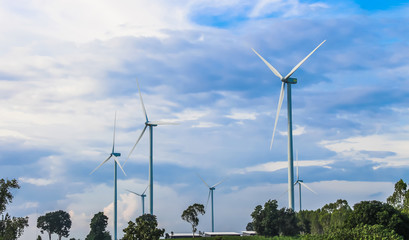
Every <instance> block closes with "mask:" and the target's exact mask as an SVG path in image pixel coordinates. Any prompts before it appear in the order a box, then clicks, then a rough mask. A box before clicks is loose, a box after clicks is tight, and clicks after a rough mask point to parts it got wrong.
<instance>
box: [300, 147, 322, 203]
mask: <svg viewBox="0 0 409 240" xmlns="http://www.w3.org/2000/svg"><path fill="white" fill-rule="evenodd" d="M296 158H297V181H296V182H295V183H294V185H297V184H298V193H299V198H300V211H301V185H303V186H304V187H306V188H307V189H308V190H310V191H311V192H313V193H315V194H317V193H316V192H315V191H314V190H312V189H311V188H310V187H308V186H307V184H305V183H304V181H303V180H301V179H300V178H299V175H298V166H299V165H298V152H297V156H296Z"/></svg>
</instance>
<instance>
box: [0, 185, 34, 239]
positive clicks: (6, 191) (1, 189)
mask: <svg viewBox="0 0 409 240" xmlns="http://www.w3.org/2000/svg"><path fill="white" fill-rule="evenodd" d="M19 188H20V185H19V184H18V182H17V180H16V179H12V180H4V179H0V214H1V219H0V240H14V239H17V238H19V237H20V236H21V235H22V234H23V232H24V228H25V227H28V217H11V216H10V215H9V214H8V213H6V214H4V212H5V211H6V207H7V205H8V204H10V203H11V202H12V201H13V194H12V193H11V190H12V189H19Z"/></svg>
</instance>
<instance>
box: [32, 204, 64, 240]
mask: <svg viewBox="0 0 409 240" xmlns="http://www.w3.org/2000/svg"><path fill="white" fill-rule="evenodd" d="M71 224H72V223H71V219H70V215H69V214H68V213H67V212H65V211H63V210H59V211H55V212H49V213H46V214H45V215H44V216H40V217H38V219H37V228H40V229H41V233H44V231H46V232H47V233H48V236H49V239H50V240H51V234H53V233H55V234H57V235H58V239H59V240H61V237H68V236H69V235H70V228H71Z"/></svg>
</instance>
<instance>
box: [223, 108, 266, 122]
mask: <svg viewBox="0 0 409 240" xmlns="http://www.w3.org/2000/svg"><path fill="white" fill-rule="evenodd" d="M257 115H258V114H257V113H255V112H250V113H249V112H241V111H237V110H232V111H231V113H230V114H229V115H226V116H225V117H227V118H231V119H234V120H256V119H257Z"/></svg>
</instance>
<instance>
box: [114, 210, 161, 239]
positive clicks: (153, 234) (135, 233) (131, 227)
mask: <svg viewBox="0 0 409 240" xmlns="http://www.w3.org/2000/svg"><path fill="white" fill-rule="evenodd" d="M157 227H158V221H157V220H156V216H155V215H151V214H144V215H142V216H140V217H138V218H136V219H135V222H132V221H129V222H128V227H127V228H125V229H124V230H123V231H124V233H125V235H124V237H123V238H122V240H135V239H137V240H158V239H159V238H160V237H161V236H163V233H164V232H165V229H159V228H157Z"/></svg>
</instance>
